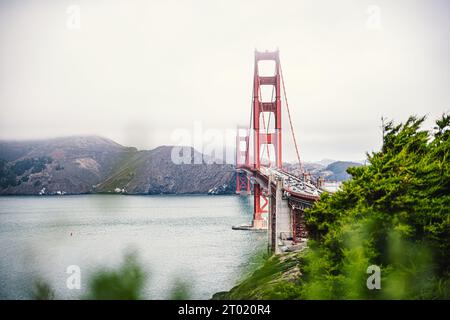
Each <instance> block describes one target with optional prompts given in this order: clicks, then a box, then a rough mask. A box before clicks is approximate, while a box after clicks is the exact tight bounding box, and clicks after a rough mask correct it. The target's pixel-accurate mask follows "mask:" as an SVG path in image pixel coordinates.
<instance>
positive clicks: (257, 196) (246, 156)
mask: <svg viewBox="0 0 450 320" xmlns="http://www.w3.org/2000/svg"><path fill="white" fill-rule="evenodd" d="M261 61H271V62H273V63H274V68H273V69H274V70H273V74H270V75H266V74H264V75H262V74H260V66H259V63H260V62H261ZM264 87H265V88H267V87H269V88H271V90H272V95H271V97H270V99H267V97H263V95H262V89H263V88H264ZM269 90H270V89H269ZM282 97H283V98H284V99H283V100H282ZM283 105H284V106H285V107H286V110H287V114H288V119H289V124H290V129H291V133H292V138H293V142H294V146H295V151H296V155H297V160H298V165H299V171H300V174H299V175H298V176H297V175H294V174H292V173H289V172H287V171H286V170H284V169H283V162H282V119H281V118H282V106H283ZM266 117H267V121H266ZM272 118H273V121H272V125H271V123H270V120H271V119H272ZM272 154H273V158H272V157H271V155H272ZM251 192H253V219H252V223H251V224H250V225H241V226H236V227H233V229H239V230H267V231H268V235H269V237H268V239H269V241H268V244H269V249H270V251H271V252H275V253H279V252H283V251H288V250H293V249H295V248H296V247H297V246H301V245H302V244H303V243H304V242H305V240H306V238H307V231H306V228H305V223H304V210H305V209H306V208H309V207H311V206H312V205H313V203H314V202H315V201H317V200H318V199H319V197H320V194H321V193H322V192H323V190H322V188H321V180H318V181H317V183H313V182H312V181H311V179H310V175H309V174H308V173H307V172H306V171H304V169H303V166H302V163H301V160H300V153H299V149H298V145H297V140H296V137H295V133H294V128H293V124H292V119H291V113H290V110H289V104H288V100H287V96H286V88H285V85H284V77H283V72H282V68H281V64H280V55H279V51H278V50H277V51H270V52H269V51H264V52H261V51H255V62H254V76H253V94H252V104H251V113H250V123H249V126H248V127H238V128H237V134H236V193H238V194H250V193H251Z"/></svg>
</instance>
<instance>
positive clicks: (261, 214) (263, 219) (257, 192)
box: [252, 183, 268, 229]
mask: <svg viewBox="0 0 450 320" xmlns="http://www.w3.org/2000/svg"><path fill="white" fill-rule="evenodd" d="M261 199H262V200H263V203H261ZM267 205H268V200H267V198H266V197H265V196H264V195H263V194H262V190H261V186H260V185H259V183H255V184H254V185H253V223H252V226H253V228H254V229H267Z"/></svg>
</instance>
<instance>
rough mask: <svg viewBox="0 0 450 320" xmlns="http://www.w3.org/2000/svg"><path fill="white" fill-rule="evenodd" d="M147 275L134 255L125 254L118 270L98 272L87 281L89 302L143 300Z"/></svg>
mask: <svg viewBox="0 0 450 320" xmlns="http://www.w3.org/2000/svg"><path fill="white" fill-rule="evenodd" d="M146 279H147V275H146V274H145V272H144V271H143V270H142V268H141V267H140V264H139V263H138V261H137V258H136V256H135V255H134V254H127V255H126V256H125V259H124V262H123V263H122V265H121V266H120V267H119V269H118V270H100V271H98V272H97V273H96V274H95V275H94V276H93V277H92V278H91V279H90V281H89V293H88V294H87V296H86V299H89V300H138V299H143V295H142V289H143V287H144V285H145V281H146Z"/></svg>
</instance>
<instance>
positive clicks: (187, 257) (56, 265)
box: [0, 195, 266, 299]
mask: <svg viewBox="0 0 450 320" xmlns="http://www.w3.org/2000/svg"><path fill="white" fill-rule="evenodd" d="M251 208H252V207H251V197H239V196H120V195H111V196H109V195H80V196H62V197H0V298H2V299H5V298H8V299H9V298H14V299H27V298H30V291H31V289H32V287H33V284H34V282H35V281H36V280H37V279H43V280H45V281H47V282H49V283H50V285H51V286H52V287H53V288H54V290H55V292H56V297H57V298H61V299H77V298H79V297H80V296H81V295H82V294H83V293H84V292H85V290H86V283H87V281H88V278H89V275H91V274H92V273H93V272H94V271H95V270H97V269H98V268H100V267H114V266H117V265H119V264H120V262H121V261H122V258H123V256H124V254H125V253H126V252H127V250H128V251H129V250H134V251H136V252H137V254H138V258H139V260H140V261H141V264H142V266H143V267H144V269H145V271H146V272H148V273H149V274H150V277H149V280H148V282H147V285H146V288H145V295H146V297H147V298H149V299H164V298H167V297H168V293H169V291H170V288H171V286H172V285H173V282H174V280H175V279H177V278H181V279H185V280H188V281H189V282H190V283H191V284H192V291H193V297H192V298H194V299H198V298H205V299H208V298H210V297H211V295H212V294H214V293H215V292H217V291H223V290H228V289H230V288H231V287H232V286H233V285H235V284H236V281H238V280H239V279H240V278H241V275H242V272H244V271H245V270H248V264H249V262H250V261H251V259H252V257H253V256H254V255H255V253H256V252H258V251H261V249H262V248H263V247H264V244H265V239H266V235H265V234H264V233H252V232H245V231H234V230H232V229H231V226H232V225H236V224H241V223H248V222H250V220H251V211H252V210H251ZM69 265H77V266H79V267H80V268H81V289H80V290H69V289H68V288H67V286H66V279H67V277H68V276H69V275H68V274H67V273H66V269H67V267H68V266H69Z"/></svg>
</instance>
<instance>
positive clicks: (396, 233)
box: [213, 115, 450, 299]
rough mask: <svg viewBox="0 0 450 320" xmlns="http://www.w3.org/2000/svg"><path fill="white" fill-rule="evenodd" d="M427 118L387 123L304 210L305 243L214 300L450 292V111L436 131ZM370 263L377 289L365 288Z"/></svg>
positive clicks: (446, 294) (427, 295) (402, 296)
mask: <svg viewBox="0 0 450 320" xmlns="http://www.w3.org/2000/svg"><path fill="white" fill-rule="evenodd" d="M423 121H424V118H418V117H410V118H409V119H408V120H407V121H406V122H405V123H403V124H398V125H396V124H394V123H393V122H389V123H386V124H384V125H383V129H384V138H383V146H382V148H381V150H380V151H379V152H375V153H372V154H368V155H367V156H368V163H369V164H368V165H366V166H361V167H353V168H349V169H348V173H349V174H351V175H352V177H353V178H352V179H351V180H349V181H347V182H345V183H344V184H343V188H342V190H341V191H339V192H337V193H335V194H333V195H331V194H324V195H322V197H321V199H320V201H318V202H317V203H316V205H315V206H314V207H313V208H311V209H309V210H308V211H307V212H306V213H305V218H306V222H307V227H308V229H309V233H310V236H311V239H310V240H309V241H308V248H306V249H305V250H303V251H301V252H294V253H286V254H283V255H279V256H272V257H270V258H268V259H267V260H266V261H265V263H264V264H263V265H262V266H261V267H260V268H259V269H257V270H256V271H254V273H253V274H252V275H251V276H249V277H248V278H246V279H245V280H243V281H242V282H241V283H240V284H239V285H237V286H236V287H234V288H233V289H232V290H230V291H229V292H220V293H217V294H216V295H215V296H214V297H213V299H449V298H450V278H449V275H450V269H449V263H450V258H449V252H450V166H449V152H450V141H449V136H450V131H449V129H450V116H449V115H443V116H442V118H441V119H439V120H437V121H436V126H435V128H434V129H433V130H432V131H425V130H422V129H421V128H420V127H421V125H422V123H423ZM371 265H376V266H378V267H380V270H381V288H380V289H373V290H369V289H368V288H367V285H366V281H367V279H368V277H369V276H370V275H371V273H369V274H368V273H367V268H368V267H369V266H371Z"/></svg>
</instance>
